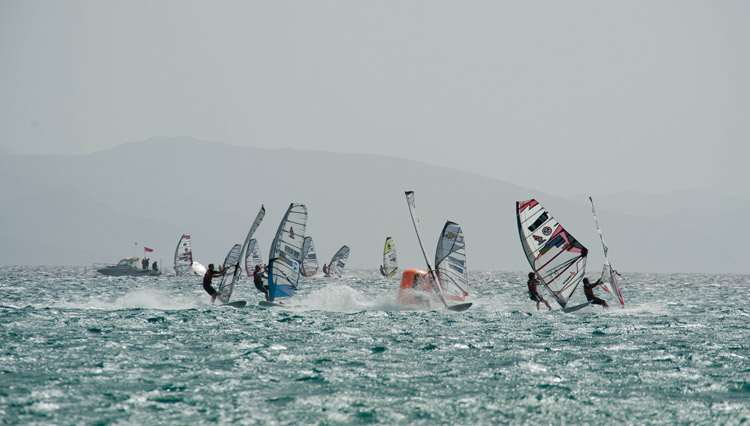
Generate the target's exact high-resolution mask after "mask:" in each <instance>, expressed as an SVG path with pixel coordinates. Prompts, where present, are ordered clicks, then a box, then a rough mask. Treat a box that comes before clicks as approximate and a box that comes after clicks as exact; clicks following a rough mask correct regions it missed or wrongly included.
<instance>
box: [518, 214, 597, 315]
mask: <svg viewBox="0 0 750 426" xmlns="http://www.w3.org/2000/svg"><path fill="white" fill-rule="evenodd" d="M516 219H517V224H518V234H519V236H520V237H521V245H522V246H523V251H524V253H525V254H526V259H527V260H528V261H529V265H531V268H532V269H533V270H534V272H536V275H537V278H539V280H540V281H541V282H542V283H543V284H544V285H545V286H546V287H547V289H548V290H549V291H550V292H551V293H552V295H553V296H554V297H555V300H557V303H559V304H560V306H562V307H563V308H564V307H565V305H566V304H567V303H568V300H569V299H570V296H571V294H573V291H574V290H575V289H576V287H577V286H578V284H579V283H580V282H581V280H582V279H583V274H584V272H585V269H586V255H587V254H588V250H587V249H586V247H584V246H583V245H582V244H581V243H579V242H578V241H577V240H576V239H575V238H573V236H572V235H570V234H569V233H568V232H567V231H566V230H565V229H564V228H563V227H562V225H560V224H559V223H558V222H557V221H556V220H555V219H554V218H553V217H552V215H551V214H550V213H549V212H548V211H547V210H546V209H545V208H544V207H542V205H541V204H539V203H538V202H537V201H536V200H527V201H518V202H516Z"/></svg>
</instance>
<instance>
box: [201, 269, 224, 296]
mask: <svg viewBox="0 0 750 426" xmlns="http://www.w3.org/2000/svg"><path fill="white" fill-rule="evenodd" d="M214 275H217V276H218V275H221V273H219V271H206V274H205V275H203V289H204V290H206V293H208V294H210V295H211V296H213V295H214V294H216V293H218V292H217V291H216V289H215V288H213V287H212V286H211V280H212V279H213V278H214Z"/></svg>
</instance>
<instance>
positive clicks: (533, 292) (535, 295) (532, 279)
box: [526, 272, 552, 311]
mask: <svg viewBox="0 0 750 426" xmlns="http://www.w3.org/2000/svg"><path fill="white" fill-rule="evenodd" d="M541 284H542V282H541V281H539V280H538V279H537V278H536V273H534V272H529V281H528V282H527V283H526V285H527V286H528V287H529V298H530V299H531V300H533V301H535V302H536V310H537V311H538V310H539V306H540V304H541V303H542V302H543V303H544V304H545V305H547V309H549V310H550V311H551V310H552V307H551V306H550V305H549V302H547V301H546V300H544V298H543V297H542V296H541V295H540V294H539V292H538V291H537V289H536V288H537V286H539V285H541Z"/></svg>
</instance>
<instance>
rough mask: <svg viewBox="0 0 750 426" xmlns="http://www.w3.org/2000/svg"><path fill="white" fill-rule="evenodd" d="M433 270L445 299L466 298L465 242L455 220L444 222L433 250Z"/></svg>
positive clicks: (460, 299) (459, 299)
mask: <svg viewBox="0 0 750 426" xmlns="http://www.w3.org/2000/svg"><path fill="white" fill-rule="evenodd" d="M435 272H436V273H437V277H438V281H439V282H440V287H441V288H442V289H443V297H444V298H445V299H448V300H455V301H463V300H464V299H466V296H468V295H469V293H468V292H467V291H466V290H465V289H466V287H467V286H468V282H469V279H468V276H467V273H466V243H465V242H464V234H463V231H462V230H461V227H460V226H459V225H458V224H457V223H455V222H451V221H447V222H445V226H443V231H442V232H441V233H440V239H439V240H438V245H437V249H436V251H435Z"/></svg>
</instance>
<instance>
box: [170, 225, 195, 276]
mask: <svg viewBox="0 0 750 426" xmlns="http://www.w3.org/2000/svg"><path fill="white" fill-rule="evenodd" d="M192 268H193V244H192V242H191V241H190V235H187V234H183V235H182V237H181V238H180V241H179V242H177V248H176V249H175V251H174V272H175V273H176V274H177V275H178V276H179V275H184V274H186V273H188V272H190V271H191V270H192Z"/></svg>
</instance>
